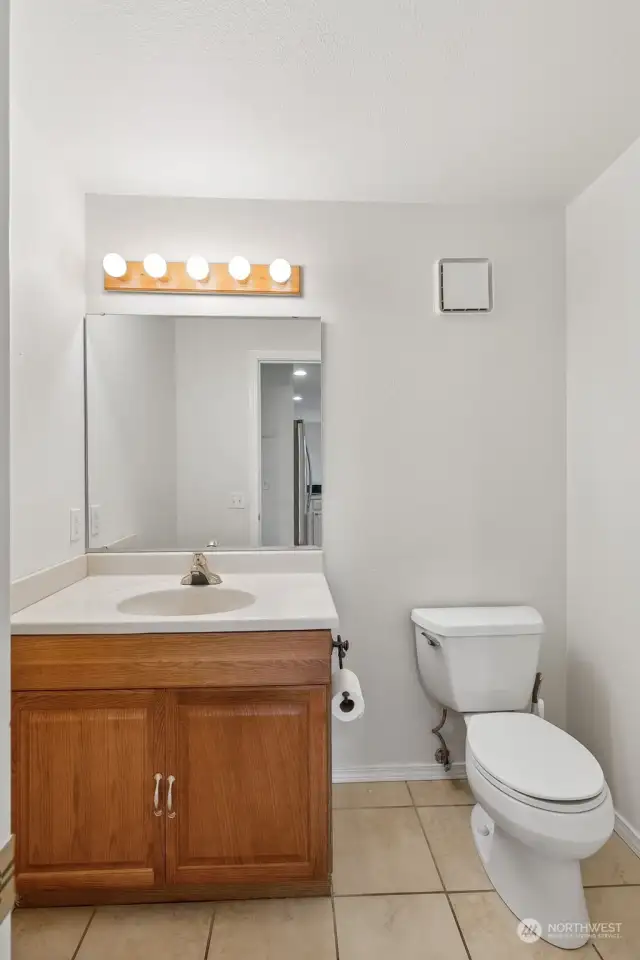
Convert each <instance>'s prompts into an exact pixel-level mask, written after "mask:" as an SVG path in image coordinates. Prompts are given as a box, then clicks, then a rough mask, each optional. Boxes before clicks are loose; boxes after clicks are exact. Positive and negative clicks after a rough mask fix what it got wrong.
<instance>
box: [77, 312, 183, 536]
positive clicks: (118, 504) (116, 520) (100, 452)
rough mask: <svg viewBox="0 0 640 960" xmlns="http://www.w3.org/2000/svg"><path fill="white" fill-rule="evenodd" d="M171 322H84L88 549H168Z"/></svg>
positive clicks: (172, 516) (173, 523)
mask: <svg viewBox="0 0 640 960" xmlns="http://www.w3.org/2000/svg"><path fill="white" fill-rule="evenodd" d="M175 396H176V371H175V325H174V322H173V320H172V318H171V317H137V316H120V317H112V316H109V317H100V316H99V317H96V316H88V317H87V411H88V424H89V429H88V432H87V439H88V457H89V467H90V469H89V501H90V504H97V505H99V508H100V533H99V535H98V536H90V539H89V543H90V545H91V546H92V547H100V546H117V544H118V542H119V541H123V540H126V543H127V545H128V546H129V547H134V548H138V549H148V550H151V549H155V548H165V549H167V548H169V549H171V548H173V547H175V543H176V537H177V516H176V400H175Z"/></svg>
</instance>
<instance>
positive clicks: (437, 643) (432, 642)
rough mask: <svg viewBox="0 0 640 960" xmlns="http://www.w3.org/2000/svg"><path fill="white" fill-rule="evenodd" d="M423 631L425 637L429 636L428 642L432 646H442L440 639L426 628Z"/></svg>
mask: <svg viewBox="0 0 640 960" xmlns="http://www.w3.org/2000/svg"><path fill="white" fill-rule="evenodd" d="M421 633H422V636H423V637H426V638H427V643H428V644H429V646H430V647H439V646H440V641H439V640H436V638H435V637H433V636H431V634H430V633H427V632H426V630H422V631H421Z"/></svg>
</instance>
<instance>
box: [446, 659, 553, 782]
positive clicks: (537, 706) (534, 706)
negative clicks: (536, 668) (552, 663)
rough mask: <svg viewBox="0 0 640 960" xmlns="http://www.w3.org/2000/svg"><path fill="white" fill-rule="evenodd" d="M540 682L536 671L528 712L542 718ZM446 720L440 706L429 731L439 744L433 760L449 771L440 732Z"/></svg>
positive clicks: (449, 764) (539, 674)
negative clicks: (434, 723) (436, 722)
mask: <svg viewBox="0 0 640 960" xmlns="http://www.w3.org/2000/svg"><path fill="white" fill-rule="evenodd" d="M541 683H542V674H541V673H539V672H538V673H536V679H535V680H534V682H533V690H532V691H531V708H530V713H535V714H536V716H538V717H543V718H544V700H542V699H541V697H540V696H539V693H540V685H541ZM446 722H447V708H446V707H443V708H442V716H441V717H440V723H439V724H438V725H437V726H435V727H433V729H432V731H431V733H432V734H433V735H434V737H437V738H438V740H439V741H440V746H439V747H438V749H437V750H436V753H435V760H436V763H441V764H442V766H443V767H444V769H445V771H446V772H447V773H449V771H450V770H451V756H450V754H449V747H448V746H447V744H446V742H445V739H444V737H443V736H442V734H441V733H440V731H441V730H442V728H443V727H444V725H445V723H446Z"/></svg>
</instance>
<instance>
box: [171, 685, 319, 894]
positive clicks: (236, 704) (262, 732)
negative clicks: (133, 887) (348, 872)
mask: <svg viewBox="0 0 640 960" xmlns="http://www.w3.org/2000/svg"><path fill="white" fill-rule="evenodd" d="M327 716H328V714H327V692H326V688H325V687H290V688H287V689H285V688H271V689H261V690H252V689H246V690H184V691H175V692H171V693H170V694H169V699H168V713H167V774H168V775H171V776H174V777H175V783H174V784H173V787H172V793H173V796H172V805H171V806H172V809H171V810H170V811H169V810H168V814H167V882H168V883H170V884H171V883H173V884H180V883H196V884H197V883H240V882H245V883H260V882H263V881H264V882H271V883H277V882H280V881H287V880H295V879H301V878H310V879H314V878H318V879H323V878H326V877H327V874H328V822H329V813H328V795H329V790H328V778H329V767H328V733H327V729H328V722H327Z"/></svg>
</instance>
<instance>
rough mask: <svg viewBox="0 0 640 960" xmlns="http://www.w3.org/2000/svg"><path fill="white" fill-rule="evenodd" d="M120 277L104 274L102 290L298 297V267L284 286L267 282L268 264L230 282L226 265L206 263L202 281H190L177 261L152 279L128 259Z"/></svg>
mask: <svg viewBox="0 0 640 960" xmlns="http://www.w3.org/2000/svg"><path fill="white" fill-rule="evenodd" d="M127 268H128V269H127V273H126V274H125V276H124V277H121V278H116V277H110V276H109V275H108V274H106V273H105V275H104V289H105V290H108V291H110V292H117V293H208V294H235V295H236V296H237V295H238V294H240V295H243V294H247V295H250V296H269V297H271V296H275V297H299V296H300V295H301V276H302V268H301V267H293V266H292V267H291V276H290V278H289V280H287V282H286V283H275V282H274V281H273V280H272V279H271V275H270V273H269V264H268V263H253V264H251V274H250V275H249V278H248V280H245V281H244V282H240V281H239V280H234V279H233V277H232V276H231V274H230V273H229V267H228V264H226V263H211V264H209V276H208V278H207V279H206V280H192V279H191V277H190V276H189V274H188V273H187V268H186V264H185V263H184V262H183V261H181V260H177V261H173V262H171V263H167V275H166V277H163V279H162V280H154V278H153V277H150V276H148V274H146V273H145V272H144V267H143V264H142V261H141V260H128V261H127Z"/></svg>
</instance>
